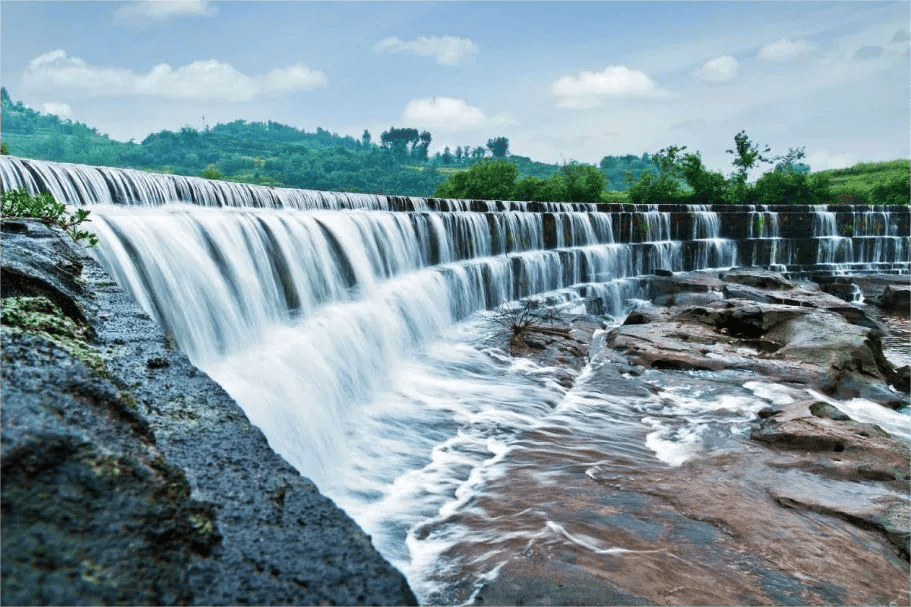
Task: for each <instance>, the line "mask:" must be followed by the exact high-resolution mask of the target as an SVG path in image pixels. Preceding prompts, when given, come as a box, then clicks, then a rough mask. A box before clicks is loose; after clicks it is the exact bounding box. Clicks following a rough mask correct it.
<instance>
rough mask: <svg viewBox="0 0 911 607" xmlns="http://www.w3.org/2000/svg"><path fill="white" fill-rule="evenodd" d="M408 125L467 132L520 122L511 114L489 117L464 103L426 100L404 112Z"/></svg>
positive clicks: (449, 98) (403, 118)
mask: <svg viewBox="0 0 911 607" xmlns="http://www.w3.org/2000/svg"><path fill="white" fill-rule="evenodd" d="M402 120H403V121H404V122H407V123H410V124H414V125H417V126H420V127H421V128H428V129H434V130H439V131H453V132H454V131H466V130H470V129H477V128H481V127H492V126H500V127H502V126H513V125H516V124H519V122H518V121H517V120H516V119H515V118H513V117H512V116H510V115H509V114H507V113H505V112H504V113H499V114H494V115H493V116H488V115H487V114H485V113H484V112H483V111H481V110H480V109H479V108H476V107H474V106H472V105H468V103H466V102H465V101H464V100H463V99H454V98H452V97H426V98H424V99H412V100H411V101H409V102H408V105H407V106H405V111H404V112H402Z"/></svg>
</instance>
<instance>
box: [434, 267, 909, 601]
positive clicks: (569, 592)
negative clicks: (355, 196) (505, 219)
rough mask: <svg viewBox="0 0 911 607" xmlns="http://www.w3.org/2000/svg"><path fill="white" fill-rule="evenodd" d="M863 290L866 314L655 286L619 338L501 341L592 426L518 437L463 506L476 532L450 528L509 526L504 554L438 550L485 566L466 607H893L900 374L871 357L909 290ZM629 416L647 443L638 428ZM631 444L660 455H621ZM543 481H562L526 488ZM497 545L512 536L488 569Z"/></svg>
mask: <svg viewBox="0 0 911 607" xmlns="http://www.w3.org/2000/svg"><path fill="white" fill-rule="evenodd" d="M868 283H870V284H872V285H873V289H872V290H870V291H868V295H869V298H868V301H869V302H877V303H881V304H882V306H874V305H873V304H872V303H870V304H868V305H866V306H861V305H855V304H852V303H848V302H846V301H845V300H842V299H840V298H838V297H835V296H833V295H830V294H828V293H826V292H824V291H822V290H820V289H819V288H818V286H817V285H815V284H813V283H808V282H792V281H790V280H787V279H786V278H784V277H783V276H781V275H779V274H775V273H771V272H765V271H761V270H753V269H748V270H736V271H731V272H724V273H721V274H719V273H697V274H688V275H677V276H665V277H658V278H655V279H653V280H651V287H650V290H651V295H650V301H643V302H641V305H640V307H639V309H638V310H636V311H634V312H633V313H631V314H630V315H629V316H628V317H627V318H626V320H625V322H624V323H623V324H622V325H621V326H617V327H614V328H610V329H609V330H606V331H598V330H597V329H598V327H599V323H600V319H599V318H596V317H590V316H575V317H572V316H569V317H565V318H564V319H563V321H564V322H563V324H562V325H560V323H557V324H556V326H557V327H559V328H555V324H554V323H553V322H550V323H542V324H541V325H540V326H535V325H532V326H529V327H528V328H527V329H526V330H525V331H523V332H522V335H521V336H520V337H518V338H517V337H515V336H503V337H502V339H503V340H504V341H503V343H501V344H500V347H502V348H503V349H508V350H510V351H511V352H512V354H513V355H514V356H521V357H526V358H531V359H532V360H536V361H538V362H540V363H541V364H544V365H557V366H560V367H562V368H563V369H564V370H565V372H564V380H563V383H564V385H565V386H567V387H570V391H569V393H568V396H567V398H566V399H565V400H564V404H561V407H566V408H567V409H569V408H570V407H567V406H566V402H567V401H570V402H571V403H572V409H575V410H581V411H583V412H584V413H583V415H584V416H585V417H587V418H588V419H589V420H591V421H592V422H593V423H592V424H591V429H590V432H579V431H578V430H577V431H576V432H575V433H576V434H577V435H578V436H574V437H568V436H565V435H561V433H560V425H559V424H557V425H554V427H553V428H552V429H547V427H545V429H542V430H538V431H536V433H535V436H534V437H529V440H532V439H533V440H534V441H535V442H536V444H537V447H536V448H529V449H526V450H521V451H516V452H513V453H511V454H510V456H511V457H512V461H511V462H510V465H511V468H512V469H513V470H516V471H517V472H515V473H513V474H510V475H508V476H507V477H506V478H504V480H503V481H502V483H501V484H502V486H499V485H497V486H493V487H489V488H488V491H487V494H488V497H486V498H485V499H482V500H479V502H478V503H477V504H476V505H475V509H476V510H482V511H484V512H485V513H486V517H485V519H478V520H475V521H470V520H469V521H468V522H466V523H464V524H465V525H466V526H468V527H469V528H473V527H472V526H473V525H474V526H477V527H478V528H483V527H484V526H485V525H489V524H490V523H489V522H488V521H490V520H492V519H496V520H497V521H498V523H499V524H500V525H501V526H502V525H504V524H505V523H504V519H505V518H506V513H509V512H513V513H518V514H513V515H512V519H513V522H511V523H509V524H508V525H507V526H506V528H505V529H503V530H502V534H503V536H504V539H503V540H502V541H497V542H491V543H490V544H488V545H486V546H484V547H483V548H482V549H473V548H469V547H466V546H462V547H456V548H454V549H453V550H452V554H451V556H452V557H453V558H459V559H462V560H464V561H470V560H472V559H474V560H481V561H482V562H487V563H488V566H493V565H494V564H495V563H497V564H499V566H498V568H497V569H496V575H490V576H488V578H487V579H484V577H483V576H479V577H481V579H482V581H481V582H480V583H479V584H477V585H475V586H474V587H473V588H472V589H468V588H466V589H465V590H464V592H465V594H464V596H466V597H467V596H468V595H469V593H470V594H471V596H472V597H473V599H474V602H475V604H479V605H481V604H516V605H520V604H593V603H612V604H656V603H657V604H682V605H699V604H831V603H835V604H905V603H907V602H908V600H909V588H908V571H909V568H908V559H909V531H908V530H909V476H911V475H909V450H908V433H909V418H908V417H907V412H908V405H909V401H908V367H907V366H903V367H901V368H896V365H894V364H893V363H892V362H890V360H889V359H888V357H887V356H885V355H884V352H883V348H882V340H883V338H884V337H889V336H890V333H891V331H890V329H889V328H888V323H886V322H885V320H887V319H888V317H889V316H890V315H895V314H898V315H899V316H900V317H901V315H904V318H905V320H904V321H901V323H900V324H902V323H903V324H904V325H906V324H907V320H906V319H907V309H906V305H905V304H904V303H903V302H904V301H905V300H904V299H902V297H903V296H902V295H901V293H903V292H905V291H906V290H907V284H906V283H907V278H906V277H892V278H881V279H879V280H878V281H873V280H869V281H868ZM890 308H892V309H891V310H890ZM593 334H594V338H593V339H590V336H592V335H593ZM507 341H508V343H507ZM907 347H908V344H907V343H905V344H904V348H903V349H900V350H899V353H900V354H903V357H904V358H905V359H907V358H908V350H907ZM893 354H894V353H893ZM893 358H895V357H894V356H893ZM586 362H588V363H589V367H588V370H587V371H586V372H585V373H584V374H582V375H579V374H578V373H577V370H578V369H579V368H581V367H582V364H584V363H586ZM907 362H908V361H907V360H905V361H904V363H905V365H907ZM574 382H575V385H574ZM738 389H739V390H740V393H741V394H742V393H746V394H750V393H752V396H737V390H738ZM573 394H575V395H576V396H575V397H573ZM624 403H629V405H624ZM641 403H646V404H645V405H644V406H643V405H641ZM649 403H650V404H649ZM633 409H636V411H635V412H633V411H632V410H633ZM896 409H898V410H900V412H897V413H893V410H896ZM643 411H644V412H645V413H644V414H643ZM565 415H566V416H568V415H571V413H567V414H565ZM602 415H603V416H602ZM640 418H641V419H642V420H644V421H645V422H647V423H648V424H650V425H651V427H652V428H654V429H655V431H654V432H651V433H647V434H646V431H642V430H640V429H638V428H637V425H638V423H639V422H640ZM725 419H730V420H731V423H730V424H728V425H725V424H724V423H723V420H725ZM871 419H882V420H886V421H883V422H881V423H880V424H877V423H873V422H872V421H871ZM595 420H597V421H595ZM886 422H889V423H886ZM575 427H576V428H582V429H584V428H585V426H583V425H582V424H580V423H579V422H575ZM738 427H743V428H745V429H746V431H745V432H738V431H736V430H737V428H738ZM728 428H730V431H729V430H728ZM732 432H733V433H732ZM553 441H559V442H560V443H561V445H560V447H559V449H558V448H557V447H556V446H554V447H553V448H548V444H550V443H551V442H553ZM642 442H645V443H646V444H648V445H649V446H650V447H651V448H652V449H653V450H654V451H655V453H656V455H657V456H658V459H659V460H660V461H659V462H655V461H654V460H652V459H650V458H642V457H641V456H639V455H637V452H636V450H635V448H634V447H633V445H635V444H637V443H642ZM558 450H559V452H560V453H562V454H563V455H562V456H561V457H560V461H559V462H557V461H556V460H555V456H554V454H555V453H556V452H558ZM626 453H629V455H628V456H626V455H625V454H626ZM523 471H524V472H523ZM547 474H553V475H557V474H559V478H560V482H559V486H549V484H548V483H546V482H541V481H540V480H539V477H540V476H543V475H547ZM529 495H534V496H535V499H534V501H535V502H536V503H537V504H539V505H538V506H537V507H536V508H534V507H533V506H531V504H530V503H529V502H528V500H527V499H525V498H523V497H522V496H529ZM533 508H534V509H533ZM497 513H499V514H500V515H501V516H500V517H499V518H497V516H496V514H497ZM542 525H543V526H544V527H545V529H546V530H547V531H550V532H552V534H551V535H548V534H546V533H542V532H541V531H540V529H541V527H542ZM510 536H515V537H516V538H520V541H518V542H517V543H516V545H515V546H513V547H512V548H511V551H512V557H510V558H508V559H506V560H505V561H503V560H502V555H503V553H504V552H509V551H510V550H507V549H506V548H504V547H503V545H504V544H507V543H508V542H509V540H507V539H505V538H507V537H510ZM552 536H553V537H556V536H559V537H560V541H555V540H554V539H553V538H552ZM535 538H537V539H535ZM545 539H546V541H545ZM494 547H496V549H497V550H498V551H499V552H498V553H497V555H496V557H490V558H488V559H487V561H484V558H485V557H484V556H483V555H484V550H493V548H494Z"/></svg>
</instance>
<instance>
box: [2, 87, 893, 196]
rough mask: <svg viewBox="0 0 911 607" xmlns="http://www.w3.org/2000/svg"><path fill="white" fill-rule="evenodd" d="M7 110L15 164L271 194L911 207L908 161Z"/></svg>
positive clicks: (5, 105) (9, 105)
mask: <svg viewBox="0 0 911 607" xmlns="http://www.w3.org/2000/svg"><path fill="white" fill-rule="evenodd" d="M0 112H2V121H3V124H2V127H3V128H2V139H3V147H4V149H5V150H8V153H11V154H14V155H16V156H22V157H26V158H38V159H42V160H54V161H59V162H74V163H83V164H92V165H100V166H115V167H131V168H137V169H144V170H150V171H159V172H167V173H177V174H181V175H199V176H203V177H207V178H210V179H227V180H231V181H242V182H248V183H258V184H263V185H278V186H289V187H298V188H309V189H316V190H335V191H348V192H371V193H380V194H398V195H411V196H432V195H434V194H435V193H436V195H438V196H454V197H457V196H458V197H476V198H514V199H523V200H552V201H559V200H572V201H580V200H588V201H596V200H602V201H609V202H627V201H631V202H672V201H680V202H683V201H688V202H698V203H714V202H749V203H758V204H769V203H776V202H793V203H796V202H803V203H826V202H841V203H867V202H872V203H878V204H883V203H886V204H908V198H909V193H908V189H909V186H908V181H909V161H908V160H896V161H892V162H884V163H862V164H858V165H856V166H854V167H851V168H847V169H837V170H831V171H821V172H818V173H813V174H809V171H810V167H809V166H807V165H806V164H802V163H791V162H790V161H786V162H784V163H783V164H782V159H785V156H781V157H777V158H774V159H771V158H770V159H766V158H763V157H762V155H761V154H760V155H759V156H758V157H756V158H755V159H754V160H755V161H756V163H757V165H758V163H760V162H768V163H772V164H775V163H777V164H776V170H773V171H769V172H767V173H766V174H765V175H763V177H762V178H761V179H760V180H759V182H757V184H755V185H753V184H747V182H746V171H745V169H743V167H739V168H738V166H739V165H737V163H736V162H735V164H734V169H735V170H734V172H733V173H732V174H731V175H730V176H725V175H722V174H721V173H717V172H713V171H709V170H707V169H705V167H703V166H702V162H701V159H700V157H699V154H698V153H696V154H693V153H689V154H684V153H683V152H684V150H686V148H685V146H684V147H682V148H681V147H679V146H671V147H669V148H666V149H664V150H659V151H658V152H657V153H655V154H652V155H649V154H642V155H641V156H637V155H632V154H628V155H624V156H604V157H603V158H602V159H601V162H600V163H599V165H598V166H597V167H595V166H592V165H585V164H582V163H578V162H574V161H570V162H567V163H565V164H563V165H557V164H548V163H543V162H537V161H534V160H532V159H531V158H528V157H526V156H518V155H514V154H511V153H510V150H509V139H508V138H506V137H493V138H490V139H488V140H487V142H486V144H484V145H481V144H478V145H468V144H466V145H463V146H457V147H456V148H455V150H451V149H450V148H449V147H445V148H444V149H443V150H442V151H440V152H438V153H436V154H434V155H430V154H429V153H428V150H429V147H430V144H431V142H432V141H433V135H432V133H430V132H428V131H418V130H417V129H414V128H407V127H404V128H397V127H390V128H389V130H387V131H383V132H382V133H380V134H379V136H378V137H376V138H374V136H373V135H372V134H371V133H370V132H369V131H367V130H364V131H363V133H362V134H361V136H360V137H359V138H355V137H352V136H343V135H339V134H337V133H332V132H329V131H327V130H324V129H322V128H318V129H317V130H316V132H313V133H310V132H306V131H303V130H299V129H296V128H294V127H291V126H287V125H284V124H280V123H277V122H272V121H269V122H246V121H243V120H236V121H234V122H230V123H228V124H217V125H215V126H213V127H211V128H206V129H204V130H197V129H194V128H191V127H189V126H186V127H184V128H182V129H180V130H179V131H177V132H174V131H161V132H158V133H153V134H151V135H149V136H148V137H146V138H145V139H144V140H143V141H142V142H141V143H136V142H133V141H130V142H120V141H115V140H113V139H111V138H110V137H108V136H107V135H104V134H102V133H99V132H98V130H97V129H95V128H92V127H89V126H87V125H85V124H82V123H79V122H74V121H71V120H63V119H60V118H58V117H57V116H54V115H49V114H42V113H39V112H37V111H35V110H33V109H31V108H29V107H27V106H25V105H24V104H22V103H21V102H14V101H13V100H12V99H11V98H10V96H9V95H8V93H7V91H6V89H0ZM740 135H742V133H741V134H738V136H740ZM744 136H745V135H744ZM735 143H736V138H735ZM742 143H743V142H742ZM746 143H748V144H751V145H752V142H750V141H749V140H748V139H747V140H746ZM799 150H802V148H800V149H799ZM742 151H743V150H742ZM766 151H767V150H766ZM793 151H794V150H792V152H793ZM668 152H671V154H670V156H668ZM756 153H757V154H758V148H757V150H756ZM800 153H801V154H802V153H803V152H802V151H801V152H800ZM675 155H676V156H675ZM735 157H736V155H735ZM801 157H802V156H801ZM501 161H508V165H509V166H506V165H504V164H503V163H502V162H501Z"/></svg>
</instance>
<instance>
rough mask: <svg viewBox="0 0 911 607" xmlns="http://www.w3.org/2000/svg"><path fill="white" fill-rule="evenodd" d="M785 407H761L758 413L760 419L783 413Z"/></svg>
mask: <svg viewBox="0 0 911 607" xmlns="http://www.w3.org/2000/svg"><path fill="white" fill-rule="evenodd" d="M783 411H784V409H782V408H781V407H763V408H762V409H760V410H759V411H758V412H757V413H756V415H758V416H759V419H768V418H770V417H774V416H776V415H778V414H780V413H782V412H783Z"/></svg>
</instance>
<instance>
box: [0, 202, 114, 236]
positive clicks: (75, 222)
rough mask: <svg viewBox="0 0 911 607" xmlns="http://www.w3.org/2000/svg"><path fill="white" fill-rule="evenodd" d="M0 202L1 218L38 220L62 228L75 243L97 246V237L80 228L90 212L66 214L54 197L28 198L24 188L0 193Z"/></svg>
mask: <svg viewBox="0 0 911 607" xmlns="http://www.w3.org/2000/svg"><path fill="white" fill-rule="evenodd" d="M0 202H2V213H0V214H2V216H3V217H6V218H12V217H22V218H30V219H40V220H41V221H43V222H44V223H46V224H48V225H54V226H58V227H60V228H63V231H64V232H66V233H67V234H69V235H70V236H71V237H72V238H73V240H75V241H76V242H79V241H82V240H84V241H85V243H86V246H90V247H94V246H95V245H97V244H98V237H97V236H96V235H95V234H92V233H91V232H89V231H87V230H83V229H81V228H80V226H81V225H82V224H83V223H85V222H87V221H91V219H89V213H90V211H88V210H86V209H76V211H75V212H74V213H72V214H68V213H67V212H66V207H65V206H64V205H63V203H60V202H57V201H56V200H54V197H53V196H52V195H51V194H49V193H47V192H43V193H41V194H37V195H35V196H29V193H28V192H27V191H26V190H25V189H24V188H23V189H19V190H9V191H6V192H3V193H0Z"/></svg>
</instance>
